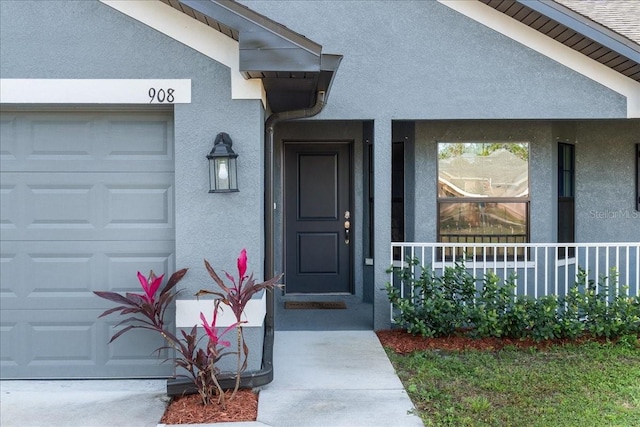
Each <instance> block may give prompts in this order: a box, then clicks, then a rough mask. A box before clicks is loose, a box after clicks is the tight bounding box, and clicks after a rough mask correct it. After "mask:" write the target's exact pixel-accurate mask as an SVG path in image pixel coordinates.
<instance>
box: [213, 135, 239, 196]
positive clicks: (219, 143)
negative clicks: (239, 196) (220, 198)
mask: <svg viewBox="0 0 640 427" xmlns="http://www.w3.org/2000/svg"><path fill="white" fill-rule="evenodd" d="M232 145H233V141H231V137H230V136H229V134H228V133H225V132H220V133H219V134H218V135H217V136H216V140H215V142H214V143H213V148H212V149H211V152H210V153H209V154H208V155H207V159H209V188H210V190H209V193H231V192H234V191H239V190H238V170H237V168H236V159H237V158H238V155H237V154H236V153H235V152H234V151H233V149H232V148H231V146H232Z"/></svg>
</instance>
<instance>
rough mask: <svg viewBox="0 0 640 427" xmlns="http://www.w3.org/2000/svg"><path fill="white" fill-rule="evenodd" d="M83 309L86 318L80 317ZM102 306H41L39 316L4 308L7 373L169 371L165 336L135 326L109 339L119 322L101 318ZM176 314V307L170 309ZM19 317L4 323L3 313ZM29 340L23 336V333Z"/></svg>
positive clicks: (155, 373)
mask: <svg viewBox="0 0 640 427" xmlns="http://www.w3.org/2000/svg"><path fill="white" fill-rule="evenodd" d="M78 312H80V314H81V316H82V317H85V318H87V319H92V320H87V321H86V322H78V321H77V314H78ZM100 313H101V310H76V311H70V310H40V311H39V315H38V317H40V319H33V318H30V317H29V315H28V313H26V312H25V311H20V312H14V313H5V312H3V313H2V314H1V317H2V331H3V334H2V347H3V349H2V358H1V359H0V366H1V367H2V376H3V378H25V377H28V378H71V377H82V378H104V377H119V378H126V377H166V376H170V375H172V374H173V367H172V366H171V364H170V363H169V364H162V363H161V362H162V361H163V360H165V359H166V358H167V357H168V356H169V353H168V351H167V350H166V349H164V350H162V351H161V352H160V355H159V356H158V353H157V352H156V351H155V350H156V349H158V348H160V347H163V346H164V343H163V340H162V338H161V337H160V336H159V335H158V334H156V333H154V332H152V331H147V330H135V331H131V332H129V333H127V334H125V335H122V336H121V337H120V338H118V339H117V340H115V341H113V342H112V343H110V344H107V343H108V342H109V340H110V339H111V337H112V336H113V334H114V333H115V332H117V331H118V330H119V329H120V327H118V328H116V327H115V324H116V323H117V322H118V321H119V320H118V318H117V316H116V317H115V318H113V319H99V320H97V321H94V320H93V319H97V317H98V316H99V315H100ZM169 314H170V316H171V317H172V318H173V317H174V312H171V313H169ZM8 316H11V318H12V319H16V320H17V322H14V323H13V324H11V326H5V325H6V324H5V317H8ZM25 336H30V337H32V339H31V340H29V341H25V339H24V337H25Z"/></svg>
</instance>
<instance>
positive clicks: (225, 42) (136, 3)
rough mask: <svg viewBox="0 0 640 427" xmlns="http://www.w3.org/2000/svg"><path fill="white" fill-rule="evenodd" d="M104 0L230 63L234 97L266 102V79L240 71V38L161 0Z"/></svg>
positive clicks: (137, 18) (118, 9)
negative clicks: (264, 82) (235, 37)
mask: <svg viewBox="0 0 640 427" xmlns="http://www.w3.org/2000/svg"><path fill="white" fill-rule="evenodd" d="M100 2H101V3H103V4H105V5H107V6H109V7H112V8H114V9H116V10H117V11H119V12H121V13H124V14H125V15H127V16H129V17H131V18H133V19H135V20H137V21H140V22H142V23H143V24H145V25H148V26H149V27H151V28H153V29H155V30H157V31H160V32H161V33H163V34H165V35H167V36H169V37H171V38H172V39H174V40H176V41H179V42H180V43H182V44H184V45H186V46H189V47H190V48H192V49H194V50H196V51H198V52H200V53H202V54H203V55H205V56H208V57H209V58H211V59H213V60H215V61H217V62H219V63H221V64H224V65H226V66H227V67H229V68H230V71H231V97H232V98H233V99H261V100H262V103H263V105H266V94H265V91H264V88H263V86H262V81H261V80H258V79H252V80H246V79H245V78H244V77H242V74H240V70H239V55H240V54H239V46H238V42H237V41H235V40H233V39H231V38H229V37H227V36H225V35H224V34H222V33H220V32H219V31H216V30H214V29H213V28H211V27H209V26H208V25H205V24H203V23H202V22H199V21H198V20H196V19H193V18H191V17H189V16H187V15H185V14H184V13H182V12H179V11H178V10H176V9H174V8H172V7H171V6H169V5H167V4H165V3H162V2H161V1H158V0H100Z"/></svg>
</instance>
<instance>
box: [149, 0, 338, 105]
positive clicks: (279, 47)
mask: <svg viewBox="0 0 640 427" xmlns="http://www.w3.org/2000/svg"><path fill="white" fill-rule="evenodd" d="M161 1H162V2H164V3H166V4H168V5H169V6H171V7H173V8H174V9H177V10H179V11H180V12H182V13H184V14H186V15H188V16H190V17H192V18H194V19H196V20H198V21H200V22H202V23H204V24H206V25H208V26H209V27H212V28H214V29H215V30H217V31H219V32H221V33H223V34H225V35H226V36H228V37H230V38H232V39H234V40H236V41H237V42H238V43H239V70H240V72H241V73H242V75H243V76H244V78H245V79H261V80H262V82H263V85H264V88H265V91H266V94H267V102H268V104H269V107H270V109H271V111H272V112H274V113H278V112H282V111H289V110H298V109H304V108H309V107H311V106H312V105H314V103H315V101H316V94H317V93H318V92H319V91H324V92H325V93H326V94H328V92H329V89H330V87H331V83H332V81H333V77H334V75H335V73H336V71H337V69H338V66H339V65H340V61H341V59H342V56H340V55H327V54H323V53H322V46H321V45H319V44H318V43H316V42H314V41H312V40H309V39H308V38H306V37H304V36H302V35H300V34H298V33H296V32H295V31H292V30H290V29H288V28H287V27H285V26H283V25H281V24H279V23H277V22H275V21H273V20H271V19H269V18H267V17H266V16H264V15H261V14H259V13H257V12H255V11H253V10H251V9H249V8H248V7H246V6H244V5H241V4H239V3H236V2H235V1H232V0H161Z"/></svg>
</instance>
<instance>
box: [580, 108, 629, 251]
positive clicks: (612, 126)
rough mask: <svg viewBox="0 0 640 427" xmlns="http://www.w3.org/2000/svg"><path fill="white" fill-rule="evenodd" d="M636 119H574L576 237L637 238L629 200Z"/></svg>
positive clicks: (603, 239) (589, 239) (588, 239)
mask: <svg viewBox="0 0 640 427" xmlns="http://www.w3.org/2000/svg"><path fill="white" fill-rule="evenodd" d="M638 143H640V119H634V120H627V121H622V120H612V121H605V122H600V121H598V122H578V123H577V125H576V201H575V202H576V237H577V240H578V241H580V242H640V212H638V211H636V205H635V198H636V192H635V182H636V181H635V179H636V175H635V174H636V163H635V162H636V161H635V156H636V154H635V153H636V152H635V149H636V147H635V144H638Z"/></svg>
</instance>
